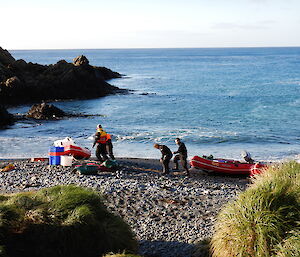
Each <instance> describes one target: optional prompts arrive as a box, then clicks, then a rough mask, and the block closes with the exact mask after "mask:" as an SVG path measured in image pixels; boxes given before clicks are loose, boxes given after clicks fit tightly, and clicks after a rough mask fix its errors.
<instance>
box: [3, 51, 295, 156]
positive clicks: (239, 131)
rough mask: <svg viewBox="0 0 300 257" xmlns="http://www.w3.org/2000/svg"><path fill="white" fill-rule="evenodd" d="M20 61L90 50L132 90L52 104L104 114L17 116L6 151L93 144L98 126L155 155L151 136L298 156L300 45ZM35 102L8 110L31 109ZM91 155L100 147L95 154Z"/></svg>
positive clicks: (38, 54) (210, 150)
mask: <svg viewBox="0 0 300 257" xmlns="http://www.w3.org/2000/svg"><path fill="white" fill-rule="evenodd" d="M11 53H12V55H13V56H14V57H15V58H16V59H24V60H25V61H27V62H30V61H31V62H34V63H41V64H52V63H56V62H57V61H59V60H61V59H65V60H67V61H70V62H71V61H72V59H73V58H74V57H76V56H78V55H82V54H83V55H85V56H86V57H87V58H88V59H89V60H90V64H92V65H96V66H105V67H108V68H110V69H112V70H114V71H117V72H119V73H122V74H125V75H126V76H125V77H124V78H121V79H114V80H111V81H109V83H111V84H113V85H115V86H118V87H121V88H128V89H132V90H134V91H133V92H132V93H131V94H128V95H111V96H107V97H103V98H97V99H91V100H80V101H79V100H76V101H62V102H55V103H54V104H55V105H56V106H57V107H59V108H62V109H63V110H65V111H68V112H81V113H85V114H102V115H104V116H103V117H89V118H69V119H63V120H60V121H42V122H36V123H33V122H26V121H24V122H18V123H16V124H15V125H13V126H12V127H10V128H9V129H7V130H2V131H0V158H11V157H15V158H21V157H37V156H47V153H48V150H49V146H50V145H51V144H52V143H53V141H55V140H58V139H62V138H64V137H66V136H69V137H72V138H73V139H74V140H75V141H76V142H77V143H78V144H80V145H82V146H85V147H88V148H90V149H91V146H92V135H93V134H94V132H95V128H96V125H97V124H99V123H100V124H102V126H103V127H104V129H106V130H107V132H109V133H111V134H112V135H113V143H114V152H115V155H116V156H119V157H146V158H159V157H160V153H159V151H157V150H156V149H154V148H153V143H156V142H157V143H162V144H166V145H168V146H169V147H170V148H171V150H176V145H175V143H174V139H175V138H176V137H180V138H182V139H183V141H184V142H185V143H186V146H187V148H188V153H189V157H192V156H193V155H210V154H212V155H214V156H215V157H224V158H234V159H239V158H240V152H241V151H242V150H248V151H249V152H250V153H251V154H252V157H253V158H254V159H257V160H281V159H284V158H295V157H296V156H297V155H299V154H300V119H299V111H300V48H299V47H294V48H293V47H290V48H207V49H203V48H199V49H113V50H100V49H99V50H22V51H21V50H18V51H16V50H15V51H11ZM29 108H30V105H24V106H18V107H14V108H10V109H9V111H10V112H12V113H25V112H27V111H28V109H29ZM93 155H94V153H93Z"/></svg>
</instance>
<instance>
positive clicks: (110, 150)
mask: <svg viewBox="0 0 300 257" xmlns="http://www.w3.org/2000/svg"><path fill="white" fill-rule="evenodd" d="M106 150H107V152H108V155H109V157H110V158H111V159H112V160H114V159H115V156H114V154H113V145H112V142H111V140H108V141H107V142H106Z"/></svg>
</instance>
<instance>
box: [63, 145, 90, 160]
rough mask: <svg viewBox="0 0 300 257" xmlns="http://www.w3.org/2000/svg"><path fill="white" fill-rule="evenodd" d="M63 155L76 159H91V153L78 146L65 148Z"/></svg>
mask: <svg viewBox="0 0 300 257" xmlns="http://www.w3.org/2000/svg"><path fill="white" fill-rule="evenodd" d="M64 148H65V151H64V155H73V156H74V158H76V159H88V158H90V157H91V151H90V150H89V149H87V148H85V147H80V146H78V145H68V146H65V147H64Z"/></svg>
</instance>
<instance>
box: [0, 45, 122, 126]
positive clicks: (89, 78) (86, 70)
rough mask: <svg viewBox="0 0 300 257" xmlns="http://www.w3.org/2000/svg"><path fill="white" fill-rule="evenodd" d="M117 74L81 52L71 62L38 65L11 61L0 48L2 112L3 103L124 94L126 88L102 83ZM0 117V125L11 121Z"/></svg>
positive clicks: (12, 103)
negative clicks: (96, 63)
mask: <svg viewBox="0 0 300 257" xmlns="http://www.w3.org/2000/svg"><path fill="white" fill-rule="evenodd" d="M121 77H122V75H121V74H119V73H118V72H114V71H112V70H110V69H108V68H105V67H96V66H92V65H90V64H89V60H88V59H87V58H86V57H85V56H82V55H81V56H78V57H76V58H74V59H73V63H68V62H66V61H65V60H61V61H58V62H57V63H56V64H50V65H41V64H37V63H32V62H28V63H27V62H26V61H24V60H15V58H14V57H13V56H12V55H11V54H10V53H9V52H8V51H7V50H4V49H2V48H1V47H0V105H2V107H1V108H2V110H3V113H4V110H5V109H4V107H3V106H7V105H10V106H11V105H18V104H24V103H35V102H40V101H47V100H56V99H59V100H64V99H87V98H96V97H101V96H106V95H109V94H116V93H126V92H127V90H125V89H120V88H118V87H115V86H112V85H110V84H109V83H107V82H106V80H109V79H113V78H121ZM5 113H7V112H6V111H5ZM9 117H11V116H9ZM0 120H2V126H3V125H7V124H10V123H11V119H10V118H9V119H7V118H6V117H2V116H1V117H0ZM7 120H9V122H6V121H7Z"/></svg>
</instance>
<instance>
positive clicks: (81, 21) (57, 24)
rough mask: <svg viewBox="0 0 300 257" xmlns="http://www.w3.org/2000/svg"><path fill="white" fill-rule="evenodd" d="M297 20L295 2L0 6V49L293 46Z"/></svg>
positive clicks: (21, 1) (298, 39)
mask: <svg viewBox="0 0 300 257" xmlns="http://www.w3.org/2000/svg"><path fill="white" fill-rule="evenodd" d="M299 13H300V0H147V1H145V0H106V1H103V0H0V24H1V30H0V31H1V32H0V46H1V47H2V48H5V49H75V48H79V49H82V48H160V47H161V48H165V47H259V46H300V15H299Z"/></svg>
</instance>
